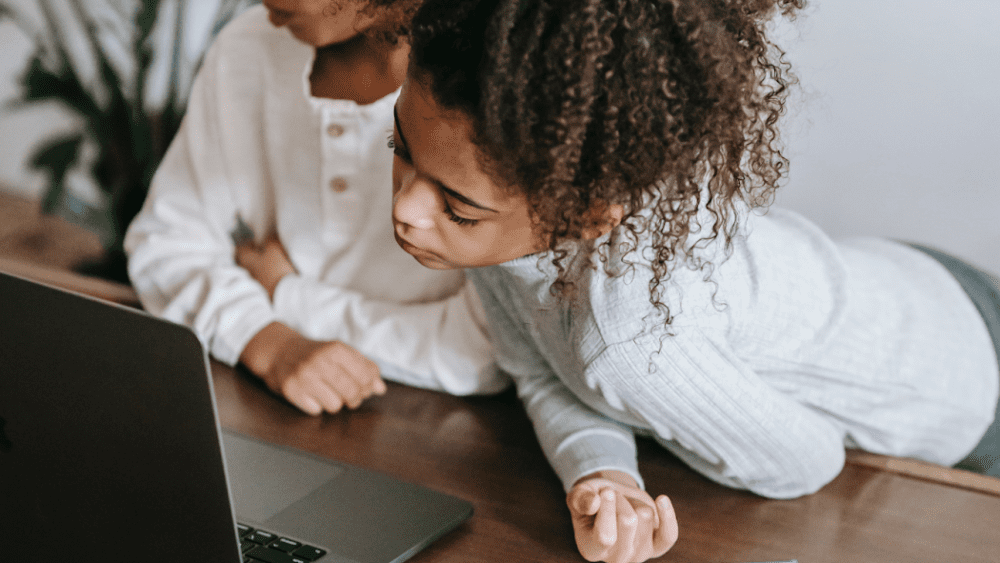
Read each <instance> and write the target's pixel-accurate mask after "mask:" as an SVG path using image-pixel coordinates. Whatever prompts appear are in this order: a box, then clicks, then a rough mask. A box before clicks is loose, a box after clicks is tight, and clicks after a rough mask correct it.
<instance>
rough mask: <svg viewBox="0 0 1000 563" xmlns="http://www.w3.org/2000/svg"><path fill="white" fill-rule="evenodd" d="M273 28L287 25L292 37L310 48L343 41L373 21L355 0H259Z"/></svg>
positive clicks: (354, 35)
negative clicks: (362, 11)
mask: <svg viewBox="0 0 1000 563" xmlns="http://www.w3.org/2000/svg"><path fill="white" fill-rule="evenodd" d="M263 3H264V7H265V8H267V15H268V18H269V19H270V20H271V24H272V25H274V26H275V27H287V28H288V31H290V32H291V33H292V35H294V36H295V38H296V39H298V40H299V41H302V42H303V43H305V44H307V45H311V46H313V47H323V46H326V45H332V44H334V43H343V42H344V41H347V40H349V39H352V38H354V37H356V36H357V35H358V34H359V33H361V32H362V31H364V30H365V29H367V28H368V27H371V25H372V24H373V23H375V21H374V18H372V17H371V16H368V15H362V14H359V13H358V12H359V10H361V9H362V8H363V7H364V5H365V3H364V2H359V1H356V0H263Z"/></svg>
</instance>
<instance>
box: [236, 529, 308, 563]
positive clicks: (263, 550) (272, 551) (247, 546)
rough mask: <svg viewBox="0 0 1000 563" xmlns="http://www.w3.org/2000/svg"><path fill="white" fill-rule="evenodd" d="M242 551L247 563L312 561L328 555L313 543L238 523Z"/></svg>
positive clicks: (306, 562) (304, 562)
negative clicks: (305, 542)
mask: <svg viewBox="0 0 1000 563" xmlns="http://www.w3.org/2000/svg"><path fill="white" fill-rule="evenodd" d="M236 529H237V531H238V532H239V535H240V551H242V552H243V561H244V562H246V563H257V562H261V563H310V562H312V561H317V560H318V559H319V558H321V557H323V556H324V555H326V551H324V550H322V549H320V548H318V547H313V546H311V545H307V544H304V543H302V542H297V541H295V540H292V539H288V538H283V537H281V536H279V535H278V534H275V533H273V532H267V531H264V530H261V529H259V528H251V527H250V526H247V525H244V524H237V525H236Z"/></svg>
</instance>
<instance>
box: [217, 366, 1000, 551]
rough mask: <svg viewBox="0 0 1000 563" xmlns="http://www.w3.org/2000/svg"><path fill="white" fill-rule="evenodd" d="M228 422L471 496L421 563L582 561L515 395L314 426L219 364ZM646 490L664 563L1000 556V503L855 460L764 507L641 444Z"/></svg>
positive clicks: (410, 404)
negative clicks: (662, 496) (668, 528)
mask: <svg viewBox="0 0 1000 563" xmlns="http://www.w3.org/2000/svg"><path fill="white" fill-rule="evenodd" d="M213 377H214V381H215V389H216V394H217V399H218V407H219V414H220V418H221V422H222V425H223V426H225V427H227V428H231V429H233V430H236V431H239V432H242V433H245V434H248V435H251V436H256V437H258V438H261V439H263V440H266V441H270V442H273V443H277V444H284V445H289V446H293V447H297V448H300V449H302V450H306V451H310V452H312V453H315V454H317V455H320V456H324V457H328V458H332V459H336V460H339V461H343V462H347V463H352V464H355V465H359V466H363V467H367V468H369V469H374V470H377V471H381V472H383V473H387V474H389V475H392V476H395V477H397V478H400V479H403V480H406V481H411V482H415V483H420V484H422V485H425V486H428V487H431V488H433V489H437V490H439V491H442V492H446V493H449V494H452V495H455V496H457V497H461V498H464V499H466V500H468V501H470V502H472V504H473V505H474V506H475V514H474V515H473V516H472V518H471V519H470V520H469V521H468V522H466V523H465V524H463V525H462V526H461V527H459V528H458V529H457V530H455V531H454V532H452V533H450V534H449V535H447V536H445V537H444V538H442V539H440V540H438V541H437V542H436V543H434V544H433V545H431V546H430V547H429V548H428V549H426V550H425V551H423V552H421V553H419V554H417V555H416V556H415V557H414V558H413V559H411V561H413V562H414V563H439V562H455V563H476V562H484V563H485V562H490V563H520V562H535V561H537V562H546V563H559V562H564V561H565V562H580V561H583V559H582V558H581V557H580V556H579V554H578V553H577V551H576V546H575V545H574V543H573V535H572V528H571V525H570V521H569V513H568V511H567V509H566V506H565V500H564V499H565V495H564V493H563V490H562V486H561V485H560V483H559V481H558V480H557V479H556V477H555V475H554V473H553V472H552V470H551V469H550V468H549V466H548V464H547V462H546V461H545V458H544V457H543V455H542V452H541V449H540V447H539V446H538V443H537V441H536V439H535V437H534V433H533V431H532V428H531V424H530V422H529V421H528V419H527V417H526V415H525V413H524V410H523V409H522V408H521V405H520V403H519V402H518V400H517V398H516V397H515V396H514V394H513V392H506V393H503V394H501V395H498V396H493V397H473V398H460V397H452V396H448V395H445V394H441V393H436V392H433V391H425V390H421V389H414V388H410V387H405V386H402V385H395V384H390V386H389V392H388V393H387V394H386V395H385V396H382V397H377V398H374V399H371V400H369V401H367V402H366V403H364V404H363V405H362V406H361V407H360V408H358V409H357V410H354V411H350V412H344V413H339V414H337V415H327V416H323V417H309V416H306V415H303V414H301V413H299V412H298V411H296V410H295V409H294V408H292V407H291V406H289V405H288V404H286V403H285V402H284V401H282V400H281V399H278V398H276V397H275V396H274V395H272V394H271V393H270V392H269V391H267V390H266V389H265V388H264V387H263V386H262V385H260V384H259V383H258V382H257V381H256V380H255V379H253V378H251V377H249V376H247V375H245V374H242V373H238V372H235V371H234V370H232V369H230V368H227V367H225V366H222V365H219V364H213ZM639 456H640V470H641V471H642V473H643V476H644V478H645V480H646V484H647V487H648V488H649V490H650V491H653V492H656V493H661V492H662V493H666V494H668V495H669V496H670V497H671V500H672V501H673V503H674V506H675V508H676V511H677V518H678V522H679V524H680V530H681V531H680V539H679V540H678V542H677V544H676V545H675V546H674V548H673V549H672V550H671V551H669V552H668V553H667V554H666V555H665V556H663V557H662V558H660V559H657V561H670V562H678V563H682V562H683V563H695V562H697V563H744V562H751V561H778V560H787V559H797V560H798V561H799V563H846V562H866V563H874V562H900V563H906V562H927V563H944V562H948V563H974V562H982V563H996V562H998V561H1000V495H998V494H996V493H995V492H990V491H984V490H977V489H976V488H974V487H967V486H962V485H961V484H955V483H949V482H945V481H942V480H938V479H931V478H925V477H919V476H913V475H906V474H900V473H898V472H893V471H889V470H886V469H880V468H878V467H872V466H869V465H865V464H861V463H848V464H847V465H846V467H845V468H844V471H843V472H842V473H841V475H840V476H839V477H838V478H837V479H836V480H834V481H833V482H832V483H830V484H829V485H827V486H826V487H824V488H823V489H822V490H820V491H819V492H818V493H816V494H814V495H811V496H808V497H804V498H800V499H796V500H767V499H763V498H760V497H757V496H754V495H752V494H749V493H745V492H741V491H734V490H730V489H726V488H724V487H721V486H719V485H716V484H714V483H712V482H710V481H708V480H707V479H705V478H703V477H701V476H699V475H698V474H697V473H695V472H693V471H691V470H690V469H688V468H687V467H686V466H684V465H683V464H682V463H681V462H680V461H678V460H677V459H676V458H674V457H673V456H672V455H670V454H669V453H667V452H666V451H665V450H663V449H662V448H659V447H658V446H656V445H655V444H654V443H653V442H651V441H648V440H644V439H640V441H639Z"/></svg>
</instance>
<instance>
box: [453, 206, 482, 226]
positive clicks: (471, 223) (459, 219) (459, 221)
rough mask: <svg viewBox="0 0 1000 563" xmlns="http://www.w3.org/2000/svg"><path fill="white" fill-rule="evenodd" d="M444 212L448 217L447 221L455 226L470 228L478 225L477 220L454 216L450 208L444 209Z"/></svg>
mask: <svg viewBox="0 0 1000 563" xmlns="http://www.w3.org/2000/svg"><path fill="white" fill-rule="evenodd" d="M444 212H445V213H446V214H447V215H448V220H449V221H451V222H452V223H455V224H457V225H461V226H465V227H472V226H474V225H476V224H478V223H479V220H478V219H469V218H467V217H460V216H458V215H455V212H454V211H452V209H451V207H446V208H445V210H444Z"/></svg>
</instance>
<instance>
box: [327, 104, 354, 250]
mask: <svg viewBox="0 0 1000 563" xmlns="http://www.w3.org/2000/svg"><path fill="white" fill-rule="evenodd" d="M320 135H321V137H322V139H321V146H322V147H323V151H322V158H323V164H322V167H321V170H320V189H321V190H322V193H323V198H322V199H323V202H324V217H323V222H324V228H323V233H324V238H326V239H327V243H328V244H338V243H340V242H342V240H343V237H345V236H349V233H353V232H354V230H355V228H354V227H355V225H354V222H355V221H356V220H357V213H354V212H352V208H354V207H355V205H354V203H353V202H354V200H356V199H357V197H358V194H357V193H356V192H357V191H358V189H359V186H358V185H357V183H358V181H359V180H358V158H359V157H358V155H359V148H360V143H361V136H360V131H359V128H358V123H357V117H356V116H354V115H350V114H347V113H344V112H342V111H337V110H336V109H332V108H327V109H326V110H325V111H324V112H323V122H322V127H321V131H320ZM355 211H356V210H355Z"/></svg>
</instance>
